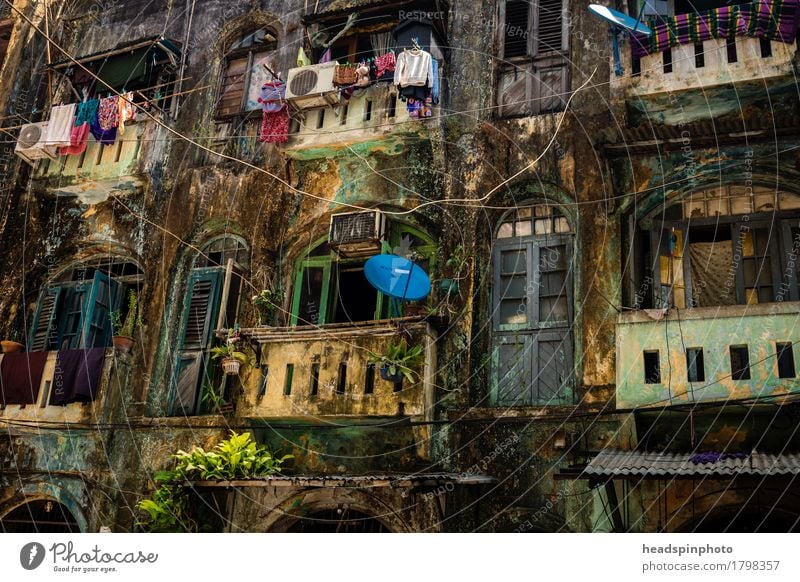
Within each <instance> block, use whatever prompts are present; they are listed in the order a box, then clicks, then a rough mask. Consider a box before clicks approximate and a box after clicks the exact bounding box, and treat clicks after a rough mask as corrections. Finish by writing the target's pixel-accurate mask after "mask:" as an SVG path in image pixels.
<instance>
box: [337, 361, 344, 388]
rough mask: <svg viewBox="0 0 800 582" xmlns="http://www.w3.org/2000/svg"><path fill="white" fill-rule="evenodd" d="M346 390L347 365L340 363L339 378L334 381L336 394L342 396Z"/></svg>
mask: <svg viewBox="0 0 800 582" xmlns="http://www.w3.org/2000/svg"><path fill="white" fill-rule="evenodd" d="M346 388H347V364H346V363H345V362H341V363H340V364H339V376H338V378H337V379H336V393H337V394H344V393H345V389H346Z"/></svg>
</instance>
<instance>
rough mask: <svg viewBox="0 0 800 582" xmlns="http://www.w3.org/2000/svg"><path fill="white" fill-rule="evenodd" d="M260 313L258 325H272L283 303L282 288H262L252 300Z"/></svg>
mask: <svg viewBox="0 0 800 582" xmlns="http://www.w3.org/2000/svg"><path fill="white" fill-rule="evenodd" d="M251 301H252V302H253V307H254V308H255V310H256V313H257V314H258V325H270V322H271V321H272V318H273V316H274V315H275V312H276V311H277V309H278V308H279V307H280V306H281V304H283V290H282V289H262V290H261V291H260V292H259V293H258V294H257V295H253V298H252V300H251Z"/></svg>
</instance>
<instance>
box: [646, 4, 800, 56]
mask: <svg viewBox="0 0 800 582" xmlns="http://www.w3.org/2000/svg"><path fill="white" fill-rule="evenodd" d="M798 9H800V0H755V1H754V2H752V3H750V4H742V5H739V6H723V7H721V8H715V9H714V10H706V11H704V12H695V13H692V14H678V15H677V16H670V17H666V18H663V17H662V18H659V19H658V20H650V21H648V22H647V26H648V27H649V28H650V30H652V31H653V34H652V35H651V36H649V37H646V36H643V35H641V34H633V35H632V38H631V50H632V52H633V56H634V58H641V57H643V56H645V55H648V54H651V53H655V52H662V51H665V50H666V49H668V48H670V47H673V46H677V45H681V44H694V43H698V42H702V41H704V40H708V39H711V38H731V37H734V36H750V37H756V36H758V37H761V38H766V39H769V40H778V41H781V42H786V43H791V42H794V39H795V35H796V34H797V23H798V18H797V17H798Z"/></svg>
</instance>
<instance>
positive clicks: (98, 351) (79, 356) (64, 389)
mask: <svg viewBox="0 0 800 582" xmlns="http://www.w3.org/2000/svg"><path fill="white" fill-rule="evenodd" d="M105 354H106V349H105V348H92V349H90V350H64V351H60V352H58V356H57V358H56V370H55V373H54V374H53V387H52V388H51V390H50V404H56V405H59V404H69V403H70V402H91V401H92V400H94V399H95V396H96V395H97V387H98V385H99V384H100V375H101V373H102V371H103V361H104V359H105Z"/></svg>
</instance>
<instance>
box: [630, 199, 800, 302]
mask: <svg viewBox="0 0 800 582" xmlns="http://www.w3.org/2000/svg"><path fill="white" fill-rule="evenodd" d="M799 211H800V196H797V195H796V194H791V193H788V192H778V191H775V190H774V189H772V188H761V187H752V186H744V185H722V186H718V187H714V188H709V189H705V190H701V191H696V192H693V193H691V194H689V195H687V196H684V197H681V198H678V199H674V200H671V201H669V202H668V203H667V204H666V205H665V206H663V207H661V208H659V209H658V210H657V211H655V212H654V213H652V214H651V215H650V216H648V217H646V218H644V219H642V220H640V221H639V225H638V226H639V228H638V233H637V240H636V244H634V245H632V248H633V252H632V255H633V257H632V258H633V261H632V262H633V265H635V267H636V268H635V269H634V272H635V274H636V277H635V280H634V283H635V286H636V287H637V288H638V290H636V291H634V292H633V302H634V305H635V306H636V307H657V308H669V307H676V308H679V309H683V308H690V307H717V306H722V305H736V304H739V305H744V304H750V305H752V304H755V303H770V302H775V301H797V300H798V299H800V288H798V280H797V279H798V277H797V268H796V260H797V256H798V253H800V220H798V219H799V218H800V212H799ZM645 289H652V293H645V292H644V290H645Z"/></svg>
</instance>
